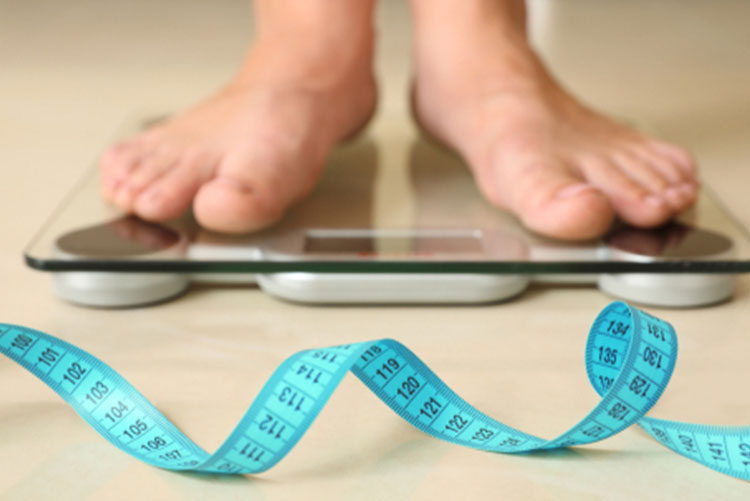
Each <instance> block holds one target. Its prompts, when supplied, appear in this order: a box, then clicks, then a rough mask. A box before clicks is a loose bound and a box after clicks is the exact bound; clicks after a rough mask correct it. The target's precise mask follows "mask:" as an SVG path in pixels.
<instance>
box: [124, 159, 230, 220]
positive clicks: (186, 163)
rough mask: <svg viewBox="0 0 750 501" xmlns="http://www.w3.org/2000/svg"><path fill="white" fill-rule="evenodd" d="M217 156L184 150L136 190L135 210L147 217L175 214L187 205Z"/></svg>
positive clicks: (208, 175)
mask: <svg viewBox="0 0 750 501" xmlns="http://www.w3.org/2000/svg"><path fill="white" fill-rule="evenodd" d="M217 159H218V156H217V155H216V154H214V153H211V152H205V151H199V152H183V154H182V155H181V156H180V158H179V159H175V161H174V163H172V164H171V167H170V168H167V169H166V170H164V171H162V173H161V175H160V176H158V177H157V178H155V179H154V180H152V182H151V183H150V184H149V185H148V187H147V188H146V189H144V190H143V191H142V192H140V193H139V194H138V196H137V197H136V198H135V200H134V202H133V206H134V209H135V212H136V214H138V215H139V216H140V217H142V218H143V219H146V220H149V221H164V220H167V219H172V218H175V217H178V216H179V215H180V214H182V213H183V212H184V211H185V210H186V209H187V208H188V207H189V206H190V203H191V202H192V201H193V198H194V197H195V195H196V193H197V192H198V190H199V189H200V187H201V185H203V184H204V183H206V182H208V181H209V180H210V179H211V177H213V175H214V173H215V171H216V165H217Z"/></svg>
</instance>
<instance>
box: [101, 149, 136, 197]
mask: <svg viewBox="0 0 750 501" xmlns="http://www.w3.org/2000/svg"><path fill="white" fill-rule="evenodd" d="M142 155H143V151H142V148H141V145H140V144H138V143H137V142H128V143H121V144H117V145H115V146H113V147H112V148H109V149H108V150H106V151H105V152H104V153H103V154H102V156H101V158H100V160H99V165H100V167H101V179H100V181H101V191H102V194H103V195H104V196H105V198H107V199H108V200H110V201H114V197H115V194H116V193H117V190H118V188H119V187H120V184H121V183H122V182H123V181H125V180H126V179H127V177H128V175H129V174H130V172H131V171H133V169H135V167H136V166H137V165H138V163H139V162H140V159H141V156H142Z"/></svg>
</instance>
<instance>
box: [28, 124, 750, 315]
mask: <svg viewBox="0 0 750 501" xmlns="http://www.w3.org/2000/svg"><path fill="white" fill-rule="evenodd" d="M409 147H410V152H409V161H408V162H407V164H408V165H403V166H400V167H401V168H400V169H398V170H394V169H393V168H389V169H385V168H384V167H382V166H379V162H378V156H379V151H378V146H377V145H376V144H375V142H373V141H372V139H369V138H368V137H363V138H360V139H358V140H356V141H354V142H351V143H348V144H346V145H343V146H341V147H339V148H338V149H337V150H336V151H334V152H333V153H332V155H331V156H330V158H329V161H328V164H327V166H326V169H325V172H324V174H323V177H322V179H321V180H320V182H319V184H318V186H317V188H316V189H315V191H314V192H313V193H312V195H311V196H310V197H309V198H308V199H307V200H306V201H304V202H302V203H301V204H299V205H297V206H295V207H294V208H292V209H291V210H290V211H289V212H288V213H287V214H286V216H285V217H284V218H283V219H282V220H281V221H280V222H279V223H277V224H276V225H274V226H273V227H271V228H268V229H266V230H263V231H261V232H257V233H253V234H248V235H243V236H236V235H235V236H230V235H221V234H217V233H213V232H210V231H206V230H204V229H202V228H200V227H199V226H198V225H197V223H196V222H195V221H194V220H193V218H192V217H191V215H190V214H186V215H184V216H183V217H181V218H180V219H177V220H174V221H170V222H167V223H158V224H157V223H149V222H145V221H142V220H139V219H137V218H136V217H133V216H127V215H123V214H122V213H119V212H118V211H117V210H116V209H115V208H113V207H112V206H110V205H109V204H108V203H107V202H105V201H104V200H103V199H102V198H101V196H100V194H99V184H98V183H99V179H98V169H96V168H93V169H91V170H90V171H89V172H87V174H86V175H85V176H84V178H83V179H82V180H81V181H80V182H79V184H78V185H77V186H76V187H75V188H74V189H73V191H72V192H71V193H70V194H69V195H68V197H67V198H66V199H65V201H64V202H63V204H62V205H61V207H60V208H59V209H58V210H57V211H56V212H55V214H54V215H53V217H52V218H51V219H50V220H49V221H48V222H47V223H46V224H45V225H44V226H43V228H42V229H41V230H40V231H39V233H38V234H37V235H36V236H35V238H34V239H33V241H32V242H31V243H30V244H29V246H28V247H27V249H26V250H25V258H26V262H27V264H28V265H29V266H31V267H32V268H35V269H38V270H43V271H48V272H51V273H52V277H53V284H54V290H55V292H56V294H58V295H59V296H60V297H62V298H64V299H66V300H69V301H72V302H74V303H78V304H82V305H87V306H97V307H122V306H137V305H144V304H149V303H155V302H159V301H163V300H166V299H169V298H172V297H175V296H178V295H179V294H180V293H182V292H183V291H184V290H186V289H187V288H188V286H189V285H190V283H191V282H212V283H247V284H257V286H258V287H259V288H260V289H261V290H263V291H265V292H267V293H269V294H272V295H274V296H277V297H280V298H284V299H287V300H291V301H296V302H304V303H487V302H495V301H500V300H505V299H508V298H511V297H514V296H517V295H519V294H521V293H522V292H523V291H524V290H525V289H526V288H527V287H528V285H529V284H530V283H532V282H547V283H583V284H592V285H597V286H598V287H599V288H600V289H601V290H602V291H604V292H605V293H607V294H610V295H612V296H615V297H618V298H623V299H626V300H630V301H633V302H636V303H641V304H648V305H656V306H669V307H690V306H699V305H706V304H712V303H717V302H720V301H723V300H726V299H728V298H729V297H731V296H732V294H733V292H734V289H735V283H736V274H738V273H744V272H750V233H749V232H748V231H747V229H746V228H744V227H743V226H742V225H741V224H740V223H739V222H738V221H737V220H736V219H735V218H734V217H732V215H731V214H730V213H729V212H728V211H727V210H726V209H725V208H724V207H723V206H722V205H721V203H720V202H719V201H718V199H717V198H716V197H715V196H713V195H712V194H711V193H710V190H709V189H707V188H705V187H704V189H703V190H702V191H701V195H700V199H699V201H698V203H697V204H696V206H695V207H694V208H692V209H691V210H690V211H689V212H687V213H685V214H683V215H682V216H681V217H680V218H679V219H678V220H677V221H674V222H672V223H670V224H669V225H667V226H665V227H662V228H659V229H654V230H641V229H635V228H631V227H627V226H623V225H616V226H615V227H614V228H613V229H612V230H611V232H610V233H609V234H608V235H606V236H605V237H604V238H602V239H599V240H596V241H588V242H576V243H571V242H562V241H555V240H550V239H547V238H544V237H541V236H539V235H535V234H532V233H531V232H529V231H527V230H526V229H524V228H523V227H522V226H521V225H520V223H519V222H518V221H517V220H516V219H515V218H514V217H513V216H512V215H510V214H508V213H506V212H504V211H501V210H499V209H497V208H494V207H492V206H491V205H489V204H488V203H487V202H486V201H484V199H483V198H482V197H481V195H480V194H479V192H478V190H477V188H476V187H475V184H474V181H473V179H472V176H471V174H470V172H469V171H468V169H467V168H466V167H465V166H464V165H463V163H462V162H461V160H460V159H459V158H457V157H455V156H454V155H452V154H451V153H450V152H448V151H446V150H444V149H443V148H441V147H440V146H438V145H435V144H433V143H431V142H429V141H427V140H426V139H423V138H417V139H415V140H414V141H413V142H412V143H411V144H410V146H409ZM380 153H383V152H382V151H381V152H380Z"/></svg>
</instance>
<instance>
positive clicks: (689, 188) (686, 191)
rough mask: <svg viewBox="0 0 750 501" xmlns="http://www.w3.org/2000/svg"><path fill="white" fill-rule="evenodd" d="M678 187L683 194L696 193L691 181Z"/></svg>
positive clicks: (690, 194)
mask: <svg viewBox="0 0 750 501" xmlns="http://www.w3.org/2000/svg"><path fill="white" fill-rule="evenodd" d="M678 189H679V190H680V192H681V193H682V194H683V195H687V196H691V197H692V196H693V195H695V191H696V190H695V186H693V185H692V184H689V183H682V184H681V185H680V186H678Z"/></svg>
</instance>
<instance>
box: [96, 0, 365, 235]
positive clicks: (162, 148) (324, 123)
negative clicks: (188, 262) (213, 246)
mask: <svg viewBox="0 0 750 501" xmlns="http://www.w3.org/2000/svg"><path fill="white" fill-rule="evenodd" d="M256 5H257V9H258V14H259V18H260V33H259V36H258V41H257V42H256V44H255V45H254V47H253V48H252V49H251V51H250V54H249V56H248V59H247V61H246V63H245V65H244V67H243V68H242V70H241V71H240V73H239V75H238V76H237V77H236V78H235V79H234V80H233V81H232V82H231V83H230V84H229V85H228V86H227V87H226V88H225V89H224V90H222V91H221V92H219V93H218V94H216V95H215V96H213V97H211V98H209V99H207V100H205V101H203V102H201V103H199V104H198V105H196V106H195V107H193V108H192V109H190V110H188V111H186V112H184V113H181V114H179V115H177V116H175V117H173V118H171V119H169V120H168V121H166V122H165V123H163V124H159V125H156V126H154V127H152V128H150V129H148V130H146V131H144V132H142V133H140V134H138V135H136V136H135V137H132V138H130V139H128V140H127V141H125V142H123V143H120V144H118V145H115V146H113V147H111V148H110V149H109V150H107V151H106V152H105V153H104V154H103V155H102V159H101V174H102V175H101V186H102V192H103V194H104V196H105V198H107V199H108V200H110V201H111V202H112V203H114V204H116V205H117V206H119V207H120V208H122V209H123V210H125V211H127V212H129V213H134V214H137V215H138V216H140V217H142V218H143V219H147V220H151V221H162V220H167V219H171V218H174V217H177V216H179V215H180V214H181V213H182V212H183V211H185V210H186V209H187V208H188V207H190V206H191V204H192V207H193V211H194V214H195V217H196V219H197V220H198V222H199V223H200V224H201V225H202V226H203V227H205V228H208V229H212V230H216V231H221V232H231V233H238V232H246V231H252V230H257V229H260V228H262V227H264V226H267V225H269V224H271V223H273V222H275V221H276V220H277V219H279V218H280V217H281V215H282V214H283V213H284V211H285V209H287V208H288V207H289V206H290V205H291V204H293V203H295V202H296V201H298V200H299V199H300V198H302V197H304V196H305V195H306V194H307V193H308V192H309V191H310V190H311V189H312V188H313V187H314V185H315V182H316V181H317V179H318V176H319V174H320V171H321V169H322V167H323V164H324V161H325V158H326V156H327V154H328V153H329V151H330V150H331V148H333V147H334V146H335V145H336V143H337V142H339V141H340V140H342V139H344V138H346V137H347V136H349V135H351V134H354V133H355V132H357V131H358V130H359V129H360V128H361V127H363V126H364V125H365V124H366V122H367V121H368V119H369V118H370V116H371V115H372V113H373V111H374V107H375V101H376V89H375V83H374V78H373V76H372V70H371V65H372V52H373V40H372V35H373V33H372V25H371V19H370V17H371V9H372V2H371V1H370V0H367V1H357V2H351V1H350V0H306V1H305V2H296V1H295V2H294V3H293V4H287V2H284V1H280V0H265V1H260V2H257V4H256Z"/></svg>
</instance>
